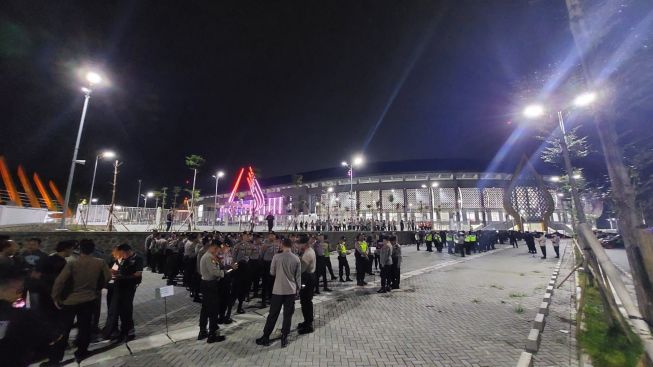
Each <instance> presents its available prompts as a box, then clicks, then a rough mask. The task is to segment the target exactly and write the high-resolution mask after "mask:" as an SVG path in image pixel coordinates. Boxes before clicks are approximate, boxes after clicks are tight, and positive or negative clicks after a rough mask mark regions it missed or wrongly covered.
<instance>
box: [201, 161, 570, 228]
mask: <svg viewBox="0 0 653 367" xmlns="http://www.w3.org/2000/svg"><path fill="white" fill-rule="evenodd" d="M529 166H530V165H529ZM479 168H480V165H478V164H476V163H475V162H471V161H461V160H447V161H440V160H418V161H402V162H386V163H376V164H371V165H367V166H366V167H364V168H362V169H360V170H354V172H353V177H350V176H349V171H348V169H335V168H334V169H325V170H319V171H312V172H307V173H303V174H297V175H287V176H280V177H274V178H269V179H261V180H260V183H259V182H257V180H256V179H255V178H254V177H248V180H247V181H248V185H246V184H244V181H243V180H242V179H241V178H240V177H237V178H236V180H235V181H234V182H233V183H232V187H231V191H229V192H228V193H224V194H218V195H217V198H216V197H215V196H213V195H211V196H203V197H201V198H200V200H199V208H201V210H200V211H201V214H200V215H199V216H200V218H198V219H199V221H200V222H206V223H210V222H211V221H212V220H213V215H214V214H215V215H216V221H217V222H218V223H219V224H222V225H229V224H236V223H239V224H240V223H243V222H250V221H251V220H252V218H254V220H255V221H257V222H262V221H263V220H264V217H265V216H267V215H268V214H269V213H272V214H273V215H274V216H275V218H276V222H277V228H279V226H281V227H283V226H285V227H286V228H291V227H293V226H294V222H315V221H321V222H323V223H324V222H328V223H331V224H336V223H345V224H346V223H348V222H351V221H361V220H365V221H369V220H372V221H374V220H376V221H386V223H393V222H394V223H396V224H397V225H398V224H399V223H400V221H401V220H403V221H404V223H405V224H406V226H407V225H408V223H411V222H415V223H416V224H417V225H422V226H429V227H432V228H435V229H470V228H473V229H480V228H486V229H507V228H517V227H519V225H520V224H522V223H523V225H524V227H525V228H526V229H532V230H541V229H542V227H541V225H540V223H541V222H543V219H542V218H541V216H542V215H548V218H547V219H548V220H547V222H548V226H549V228H552V229H556V230H568V228H569V227H568V225H569V224H571V223H570V222H571V216H570V210H569V208H570V207H571V205H570V203H569V202H568V201H567V200H566V199H565V197H564V196H565V195H564V194H563V191H562V187H561V185H560V182H559V180H560V178H559V177H558V176H557V175H554V174H551V172H549V174H544V175H540V174H539V173H537V172H534V169H531V170H530V171H529V170H526V169H518V170H519V171H518V172H487V171H484V170H483V168H481V169H479ZM245 172H247V169H245ZM252 175H253V173H252ZM240 176H243V177H244V175H243V174H242V172H241V175H240ZM251 178H254V181H255V182H254V183H252V181H251ZM252 187H253V188H252ZM256 187H258V189H260V193H257V191H258V190H257V189H256ZM547 194H548V195H549V197H546V195H547ZM542 196H544V197H545V199H546V200H543V199H542ZM549 198H550V200H549ZM215 202H217V210H216V209H215V206H214V203H215ZM544 202H549V203H552V206H553V207H552V208H550V210H545V208H542V206H545V204H543V203H544ZM510 203H512V206H513V210H512V212H513V213H515V212H517V213H521V214H520V215H519V218H515V217H514V216H511V215H510V214H509V212H510V210H507V208H506V206H511V204H510ZM549 206H551V205H550V204H549ZM515 209H516V211H515ZM542 213H546V214H542Z"/></svg>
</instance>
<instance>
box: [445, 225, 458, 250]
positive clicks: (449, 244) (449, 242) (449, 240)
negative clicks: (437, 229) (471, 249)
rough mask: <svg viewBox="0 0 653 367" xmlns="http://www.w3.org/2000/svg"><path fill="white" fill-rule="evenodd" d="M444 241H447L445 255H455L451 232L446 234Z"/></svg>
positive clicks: (452, 233)
mask: <svg viewBox="0 0 653 367" xmlns="http://www.w3.org/2000/svg"><path fill="white" fill-rule="evenodd" d="M446 239H447V253H449V254H453V253H455V251H454V249H455V246H456V244H455V242H454V232H453V231H447V234H446Z"/></svg>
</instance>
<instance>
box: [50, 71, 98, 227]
mask: <svg viewBox="0 0 653 367" xmlns="http://www.w3.org/2000/svg"><path fill="white" fill-rule="evenodd" d="M86 81H87V82H88V85H89V86H88V87H84V88H82V92H84V107H82V117H81V118H80V119H79V129H78V130H77V140H76V141H75V149H74V150H73V159H72V162H70V173H69V175H68V184H67V185H66V196H65V198H64V203H63V208H62V211H61V212H62V214H61V225H60V228H61V229H64V228H66V211H67V209H68V205H69V204H70V191H71V190H72V187H73V177H74V176H75V165H76V164H78V163H81V162H80V161H78V160H77V153H78V152H79V142H80V141H81V140H82V131H83V130H84V120H85V119H86V110H87V109H88V101H89V99H91V92H92V91H93V90H92V89H91V88H92V87H93V86H94V85H96V84H98V83H100V82H102V77H101V76H100V74H98V73H95V72H92V71H91V72H88V73H87V74H86Z"/></svg>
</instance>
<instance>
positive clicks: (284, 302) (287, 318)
mask: <svg viewBox="0 0 653 367" xmlns="http://www.w3.org/2000/svg"><path fill="white" fill-rule="evenodd" d="M311 293H312V292H311ZM281 306H283V322H282V324H281V335H288V334H290V325H291V324H292V314H293V313H295V295H294V294H284V295H280V294H273V295H272V298H271V299H270V313H268V318H267V320H265V327H264V328H263V336H264V337H268V338H269V337H270V334H272V330H274V325H276V324H277V320H278V319H279V313H280V312H281ZM303 308H304V306H303V305H302V310H303Z"/></svg>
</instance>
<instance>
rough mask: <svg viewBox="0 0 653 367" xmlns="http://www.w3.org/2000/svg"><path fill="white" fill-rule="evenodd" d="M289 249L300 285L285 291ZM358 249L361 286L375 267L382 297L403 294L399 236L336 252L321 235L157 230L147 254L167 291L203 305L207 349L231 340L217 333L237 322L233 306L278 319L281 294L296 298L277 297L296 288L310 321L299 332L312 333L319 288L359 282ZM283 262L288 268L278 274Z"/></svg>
mask: <svg viewBox="0 0 653 367" xmlns="http://www.w3.org/2000/svg"><path fill="white" fill-rule="evenodd" d="M286 247H287V248H288V253H289V254H292V255H294V256H297V258H298V259H300V258H301V261H302V262H301V264H302V271H301V272H300V275H299V277H298V279H299V281H295V283H300V284H299V285H297V284H295V286H294V287H291V286H290V283H292V282H293V281H294V280H292V279H290V278H288V279H284V280H283V283H282V284H281V285H279V284H277V282H278V280H277V279H282V278H279V277H278V276H275V275H276V274H285V275H288V277H290V275H289V274H290V273H288V271H289V268H290V265H289V264H288V262H289V261H290V260H289V259H290V257H289V255H283V256H282V257H280V259H281V258H283V259H284V260H283V261H282V260H275V259H276V255H282V254H283V253H284V249H285V248H286ZM333 251H335V252H336V253H337V258H338V277H336V275H335V273H334V270H333V265H332V264H331V258H330V255H331V252H333ZM352 251H353V252H354V256H355V259H356V273H357V285H358V286H364V285H367V283H366V282H365V275H366V274H373V266H374V267H376V268H377V270H379V271H380V274H381V280H382V281H381V289H379V290H378V292H379V293H385V292H389V291H391V290H392V289H398V288H399V283H400V266H401V247H400V246H399V243H398V241H397V237H396V236H395V235H386V234H383V233H377V234H375V235H374V236H367V237H365V236H364V235H359V236H357V238H356V241H355V243H354V246H353V249H350V248H349V247H348V246H347V243H346V238H345V237H344V236H342V237H341V238H340V240H339V241H338V243H337V244H335V246H333V245H332V244H330V243H329V242H328V241H327V240H326V237H325V236H324V235H322V234H305V233H290V234H288V235H287V236H281V235H278V234H277V233H274V232H268V233H266V234H261V233H252V232H243V233H241V234H222V233H219V232H212V233H208V232H205V233H201V234H200V233H195V232H191V233H187V234H185V235H180V234H176V233H160V232H158V231H153V233H152V234H151V235H150V236H148V237H147V238H146V240H145V248H144V252H145V254H146V259H147V262H148V265H149V266H150V269H151V270H152V271H153V272H155V273H160V274H161V275H162V278H163V279H166V280H167V284H168V285H178V283H177V282H178V280H179V281H180V282H181V283H182V285H183V286H185V287H186V288H187V290H188V291H189V296H190V297H192V298H193V300H194V301H195V302H200V303H202V309H201V310H202V311H201V313H200V317H199V330H200V331H199V333H198V340H204V339H206V340H207V342H208V343H214V342H219V341H222V340H224V337H223V336H221V335H220V334H219V333H218V330H219V326H218V325H220V324H230V323H232V322H233V320H232V318H231V315H232V310H233V308H234V307H235V308H236V311H235V312H236V313H245V308H244V306H243V305H244V303H246V302H247V303H251V302H257V303H259V307H260V308H264V307H267V305H268V304H269V305H270V307H271V309H270V310H271V311H270V313H271V314H273V313H274V312H273V311H274V310H277V308H279V309H280V307H279V306H280V305H281V304H282V303H283V302H286V301H287V298H288V297H281V298H283V302H281V301H278V298H279V297H275V295H283V296H288V295H289V294H276V293H275V289H276V290H278V292H286V291H288V289H289V288H293V289H294V290H295V293H296V294H295V296H296V297H298V298H299V299H300V300H301V304H302V310H303V311H302V312H303V313H304V320H305V321H304V323H303V324H302V325H301V327H300V328H299V330H300V332H303V333H308V332H312V331H313V326H312V321H311V318H312V298H313V295H314V294H320V289H322V291H323V292H330V291H331V289H330V288H329V286H328V284H329V281H335V280H339V281H340V282H343V283H345V282H353V279H351V270H350V266H349V261H348V259H347V255H349V254H351V252H352ZM275 261H277V262H275ZM305 263H306V264H305ZM277 264H283V265H279V266H281V268H277ZM179 276H181V279H179ZM279 281H280V280H279ZM279 289H281V290H279ZM257 300H260V301H257ZM279 302H281V303H279ZM305 310H310V312H309V311H305ZM277 311H278V310H277Z"/></svg>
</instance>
